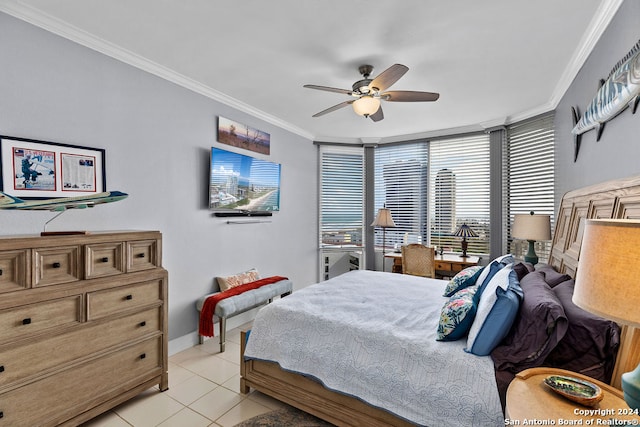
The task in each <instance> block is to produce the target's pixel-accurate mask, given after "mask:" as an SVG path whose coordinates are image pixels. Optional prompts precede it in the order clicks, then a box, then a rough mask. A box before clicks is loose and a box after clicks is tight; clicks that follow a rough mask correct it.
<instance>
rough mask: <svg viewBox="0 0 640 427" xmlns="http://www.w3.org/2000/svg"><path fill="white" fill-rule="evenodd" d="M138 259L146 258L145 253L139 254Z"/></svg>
mask: <svg viewBox="0 0 640 427" xmlns="http://www.w3.org/2000/svg"><path fill="white" fill-rule="evenodd" d="M136 258H144V253H140V254H137V255H136Z"/></svg>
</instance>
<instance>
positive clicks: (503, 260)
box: [476, 254, 514, 286]
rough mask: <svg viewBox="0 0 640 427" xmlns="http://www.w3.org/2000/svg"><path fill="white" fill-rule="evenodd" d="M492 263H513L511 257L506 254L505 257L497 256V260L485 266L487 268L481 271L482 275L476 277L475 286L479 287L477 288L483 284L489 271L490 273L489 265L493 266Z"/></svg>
mask: <svg viewBox="0 0 640 427" xmlns="http://www.w3.org/2000/svg"><path fill="white" fill-rule="evenodd" d="M494 262H497V263H500V264H504V265H507V264H510V263H512V262H514V259H513V255H511V254H507V255H502V256H499V257H498V258H496V259H494V260H493V261H491V262H490V263H489V264H487V268H485V269H484V270H482V273H480V276H478V280H476V285H479V286H481V285H482V282H484V279H486V278H487V276H488V275H489V271H491V264H493V263H494Z"/></svg>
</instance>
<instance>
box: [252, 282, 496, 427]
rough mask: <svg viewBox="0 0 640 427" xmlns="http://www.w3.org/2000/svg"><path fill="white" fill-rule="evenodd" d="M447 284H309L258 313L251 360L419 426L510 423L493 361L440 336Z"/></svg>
mask: <svg viewBox="0 0 640 427" xmlns="http://www.w3.org/2000/svg"><path fill="white" fill-rule="evenodd" d="M445 284H446V282H445V281H442V280H434V279H423V278H420V277H415V276H407V275H402V274H395V273H382V272H374V271H352V272H349V273H346V274H343V275H341V276H339V277H336V278H334V279H331V280H327V281H325V282H321V283H318V284H315V285H312V286H309V287H307V288H304V289H302V290H299V291H297V292H294V293H293V294H292V295H290V296H288V297H286V298H283V299H279V300H277V301H275V302H274V303H272V304H269V305H267V306H265V307H263V308H262V309H261V310H260V311H259V312H258V314H257V316H256V319H255V321H254V323H253V328H252V330H251V335H250V338H249V342H248V344H247V348H246V351H245V357H248V358H255V359H261V360H268V361H274V362H277V363H279V364H280V366H281V367H282V368H284V369H286V370H290V371H294V372H298V373H302V374H305V375H310V376H313V377H315V378H316V379H318V380H319V381H321V382H322V383H323V384H324V385H325V387H327V388H329V389H332V390H335V391H339V392H342V393H345V394H349V395H353V396H357V397H358V398H360V399H361V400H363V401H365V402H367V403H369V404H371V405H373V406H377V407H380V408H383V409H386V410H388V411H390V412H392V413H394V414H396V415H397V416H400V417H402V418H405V419H407V420H409V421H412V422H414V423H416V424H419V425H426V426H433V427H436V426H438V427H440V426H456V427H457V426H479V427H486V426H498V425H504V417H503V415H502V409H501V406H500V399H499V397H498V391H497V388H496V382H495V377H494V370H493V362H492V361H491V358H490V357H488V356H486V357H478V356H475V355H473V354H469V353H466V352H465V351H464V350H463V348H464V346H465V344H466V340H460V341H456V342H439V341H436V339H435V338H436V328H437V324H438V319H439V315H440V310H441V309H442V306H443V304H444V303H445V302H446V298H444V297H442V292H443V290H444V285H445Z"/></svg>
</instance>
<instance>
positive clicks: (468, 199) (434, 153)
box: [429, 133, 491, 254]
mask: <svg viewBox="0 0 640 427" xmlns="http://www.w3.org/2000/svg"><path fill="white" fill-rule="evenodd" d="M429 156H430V162H429V163H430V174H429V176H430V178H429V182H430V189H431V190H430V197H429V204H430V209H429V218H430V223H431V225H430V233H431V245H432V246H437V247H438V248H441V247H442V248H444V250H445V251H453V252H461V251H462V250H461V245H460V241H461V240H462V238H461V237H455V236H454V235H453V233H454V232H455V231H456V229H457V228H458V227H459V226H460V225H462V224H467V225H468V226H469V227H471V229H472V230H473V231H474V232H475V233H476V234H478V237H473V238H468V239H467V241H468V243H469V247H468V250H467V251H468V252H470V253H473V254H488V253H489V243H490V238H491V236H490V227H489V224H490V223H489V221H490V199H489V196H490V190H491V185H490V175H489V174H490V163H489V162H490V158H489V135H487V134H484V133H482V134H477V135H469V136H463V137H455V138H447V139H441V140H437V141H432V142H431V146H430V153H429Z"/></svg>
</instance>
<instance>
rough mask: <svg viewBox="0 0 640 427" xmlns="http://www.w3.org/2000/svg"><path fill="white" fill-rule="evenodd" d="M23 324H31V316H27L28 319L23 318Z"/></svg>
mask: <svg viewBox="0 0 640 427" xmlns="http://www.w3.org/2000/svg"><path fill="white" fill-rule="evenodd" d="M22 324H23V325H29V324H31V317H27V318H26V319H22Z"/></svg>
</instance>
